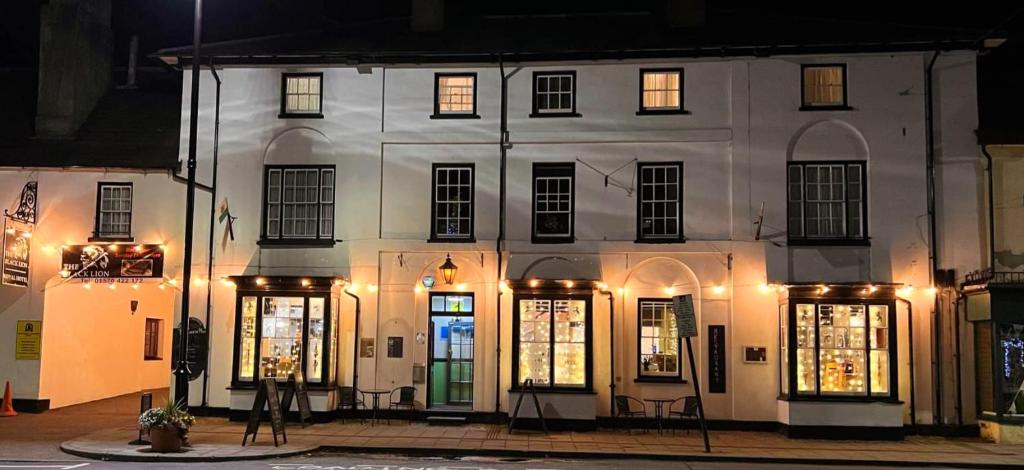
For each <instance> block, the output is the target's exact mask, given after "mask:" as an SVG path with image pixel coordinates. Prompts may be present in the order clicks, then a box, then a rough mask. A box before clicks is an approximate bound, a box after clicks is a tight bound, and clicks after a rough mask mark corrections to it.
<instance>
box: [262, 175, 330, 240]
mask: <svg viewBox="0 0 1024 470" xmlns="http://www.w3.org/2000/svg"><path fill="white" fill-rule="evenodd" d="M308 169H317V170H320V171H318V172H317V212H316V224H317V225H316V237H314V238H294V237H285V236H284V209H283V205H284V202H283V198H284V171H285V170H308ZM271 170H280V171H281V193H282V194H281V198H282V201H281V202H279V204H281V205H282V210H281V219H280V221H279V223H280V228H279V230H278V236H277V237H269V236H267V215H268V214H267V204H268V202H267V191H268V190H269V185H270V172H271ZM323 170H331V171H332V172H333V173H332V177H333V183H332V184H333V186H332V188H333V189H332V191H331V196H332V201H331V207H332V211H333V212H334V217H333V218H332V223H331V234H330V236H323V235H321V234H320V224H321V220H320V216H321V213H322V212H321V207H322V206H321V204H323V203H322V202H320V195H321V191H323V179H322V178H323ZM261 191H262V207H261V209H260V214H261V215H260V239H259V241H258V242H257V244H258V245H261V246H312V247H316V246H325V247H329V246H334V242H335V239H334V236H335V234H336V228H337V227H336V225H337V222H338V217H337V209H338V170H337V167H336V166H335V165H264V166H263V187H262V189H261Z"/></svg>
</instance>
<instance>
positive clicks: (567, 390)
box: [508, 387, 597, 395]
mask: <svg viewBox="0 0 1024 470" xmlns="http://www.w3.org/2000/svg"><path fill="white" fill-rule="evenodd" d="M536 390H537V394H538V395H543V394H546V393H547V394H556V395H597V392H595V391H593V390H590V389H585V388H578V389H576V388H543V387H537V388H536ZM508 393H529V391H527V390H525V389H523V388H519V387H516V388H511V389H509V390H508Z"/></svg>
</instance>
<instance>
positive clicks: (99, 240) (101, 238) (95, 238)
mask: <svg viewBox="0 0 1024 470" xmlns="http://www.w3.org/2000/svg"><path fill="white" fill-rule="evenodd" d="M89 242H90V243H103V242H108V243H135V237H132V236H127V237H108V236H103V235H98V236H92V237H89Z"/></svg>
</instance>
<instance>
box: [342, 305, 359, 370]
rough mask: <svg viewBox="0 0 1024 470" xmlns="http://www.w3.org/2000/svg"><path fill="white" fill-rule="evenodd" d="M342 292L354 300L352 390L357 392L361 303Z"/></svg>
mask: <svg viewBox="0 0 1024 470" xmlns="http://www.w3.org/2000/svg"><path fill="white" fill-rule="evenodd" d="M342 292H344V293H345V294H347V295H348V296H349V297H352V298H353V299H355V300H356V323H355V326H354V327H353V330H354V333H353V334H354V335H355V336H354V337H353V339H352V388H354V389H356V390H359V313H360V312H361V311H362V302H360V301H359V296H358V295H355V294H353V293H351V292H349V291H348V290H346V289H344V288H343V289H342Z"/></svg>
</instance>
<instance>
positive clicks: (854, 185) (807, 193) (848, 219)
mask: <svg viewBox="0 0 1024 470" xmlns="http://www.w3.org/2000/svg"><path fill="white" fill-rule="evenodd" d="M788 173H789V174H788V181H787V185H788V186H787V187H788V206H787V211H788V217H789V241H790V243H798V242H801V241H809V240H810V241H813V240H818V241H821V240H825V241H828V240H833V241H834V240H861V241H866V240H867V219H866V218H865V217H864V214H865V200H866V197H865V195H866V185H865V181H864V164H863V163H829V162H791V163H789V165H788Z"/></svg>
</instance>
